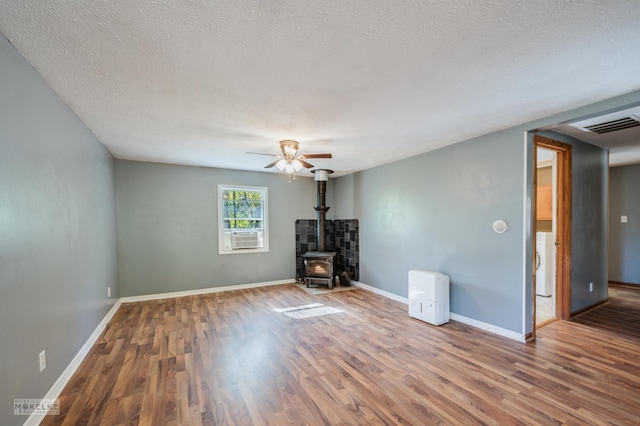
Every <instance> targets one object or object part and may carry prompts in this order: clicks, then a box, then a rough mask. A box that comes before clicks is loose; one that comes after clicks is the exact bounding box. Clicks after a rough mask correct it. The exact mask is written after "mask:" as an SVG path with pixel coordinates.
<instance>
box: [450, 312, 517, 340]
mask: <svg viewBox="0 0 640 426" xmlns="http://www.w3.org/2000/svg"><path fill="white" fill-rule="evenodd" d="M449 318H451V319H452V320H454V321H458V322H461V323H463V324H467V325H470V326H472V327H476V328H479V329H481V330H485V331H488V332H490V333H493V334H497V335H499V336H502V337H508V338H509V339H513V340H517V341H518V342H522V343H525V342H526V339H525V338H524V335H522V334H518V333H516V332H515V331H511V330H507V329H506V328H502V327H498V326H496V325H491V324H489V323H486V322H482V321H478V320H474V319H473V318H467V317H465V316H462V315H458V314H454V313H453V312H450V313H449Z"/></svg>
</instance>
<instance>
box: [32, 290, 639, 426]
mask: <svg viewBox="0 0 640 426" xmlns="http://www.w3.org/2000/svg"><path fill="white" fill-rule="evenodd" d="M609 295H610V303H609V304H607V305H604V306H602V307H600V308H598V309H595V310H593V311H591V312H588V313H585V314H583V315H581V316H579V317H578V318H576V319H575V320H573V321H570V322H565V321H556V322H554V323H552V324H550V325H548V326H546V327H543V328H541V329H539V330H537V340H536V342H534V343H529V344H523V343H518V342H515V341H512V340H509V339H506V338H501V337H499V336H496V335H493V334H490V333H485V332H483V331H480V330H478V329H475V328H472V327H469V326H466V325H464V324H461V323H457V322H455V321H451V322H450V323H448V324H446V325H443V326H440V327H434V326H431V325H428V324H425V323H423V322H420V321H418V320H415V319H412V318H409V316H408V315H407V308H406V305H403V304H401V303H398V302H394V301H392V300H389V299H386V298H383V297H381V296H379V295H376V294H373V293H370V292H367V291H364V290H362V289H355V290H352V291H347V292H340V293H334V294H331V295H324V296H311V295H309V294H307V293H305V292H303V291H301V290H300V289H298V288H296V287H295V286H293V285H283V286H273V287H264V288H255V289H245V290H236V291H230V292H223V293H212V294H206V295H198V296H190V297H182V298H174V299H163V300H156V301H148V302H138V303H128V304H123V305H122V306H121V308H120V309H119V310H118V312H117V313H116V315H115V316H114V317H113V319H112V320H111V321H110V323H109V324H108V326H107V328H106V330H105V332H104V333H103V335H102V336H101V338H100V339H99V341H98V342H97V343H96V344H95V345H94V347H93V348H92V350H91V351H90V353H89V355H88V356H87V357H86V359H85V361H84V362H83V363H82V365H81V366H80V368H79V369H78V371H77V372H76V373H75V374H74V376H73V377H72V378H71V380H70V381H69V383H68V384H67V386H66V387H65V389H64V390H63V392H62V394H61V395H60V405H61V407H60V409H61V414H60V415H59V416H47V417H46V418H45V420H44V421H43V423H42V424H43V425H83V424H86V425H176V426H182V425H302V424H308V425H320V424H332V425H334V424H335V425H338V424H340V425H343V424H344V425H347V424H349V425H351V424H367V425H369V424H371V425H375V424H381V425H382V424H387V425H388V424H408V425H417V424H461V425H468V424H495V425H502V424H510V425H518V424H522V425H530V424H594V425H606V424H617V425H626V424H629V425H631V424H640V367H639V364H640V328H639V327H638V326H637V325H638V324H639V323H640V288H638V289H634V288H625V287H617V286H615V287H614V286H612V287H611V288H610V294H609ZM314 303H315V304H318V303H319V304H322V305H324V307H329V308H333V309H334V311H333V312H332V313H325V314H322V315H317V316H314V315H310V314H313V313H317V312H318V311H314V310H313V309H314V308H312V307H308V305H311V304H314ZM302 306H306V308H299V309H297V308H296V307H302ZM287 308H289V309H290V311H289V312H286V309H287ZM315 309H317V308H315ZM283 310H285V311H283ZM302 313H304V314H307V315H306V317H302V318H300V317H298V318H296V317H294V316H292V315H295V314H302ZM298 316H300V315H298Z"/></svg>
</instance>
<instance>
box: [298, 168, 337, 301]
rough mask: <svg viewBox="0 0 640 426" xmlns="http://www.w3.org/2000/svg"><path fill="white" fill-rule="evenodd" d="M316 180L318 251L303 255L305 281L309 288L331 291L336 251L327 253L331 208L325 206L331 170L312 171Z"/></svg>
mask: <svg viewBox="0 0 640 426" xmlns="http://www.w3.org/2000/svg"><path fill="white" fill-rule="evenodd" d="M312 173H313V174H314V175H315V177H314V180H315V181H316V182H318V205H317V206H315V207H314V209H315V210H316V212H317V213H318V228H317V234H318V251H309V252H307V253H305V254H303V255H302V258H303V260H304V267H305V273H306V276H305V280H306V281H307V287H311V286H317V285H318V284H325V285H326V286H328V287H329V289H332V288H333V277H334V265H335V260H336V254H338V253H337V252H335V251H327V248H326V245H327V228H326V215H327V211H329V207H327V206H326V205H325V199H326V194H327V181H328V180H329V174H330V173H333V171H331V170H323V169H317V170H312Z"/></svg>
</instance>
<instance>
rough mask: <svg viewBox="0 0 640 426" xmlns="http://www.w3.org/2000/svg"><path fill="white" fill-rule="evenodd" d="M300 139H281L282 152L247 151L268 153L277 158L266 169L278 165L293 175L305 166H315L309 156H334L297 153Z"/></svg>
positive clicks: (259, 153)
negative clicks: (309, 161) (308, 160)
mask: <svg viewBox="0 0 640 426" xmlns="http://www.w3.org/2000/svg"><path fill="white" fill-rule="evenodd" d="M298 146H299V144H298V141H294V140H283V141H280V151H282V154H281V155H279V154H266V153H263V152H247V154H258V155H268V156H270V157H275V158H277V160H276V161H274V162H273V163H269V164H267V165H266V166H264V168H265V169H270V168H271V167H274V166H275V167H277V168H278V170H284V171H285V172H286V173H289V175H291V174H292V173H293V174H294V179H295V172H297V171H300V170H301V169H302V168H303V167H306V168H307V169H310V168H312V167H313V164H311V163H308V162H307V161H305V160H307V159H309V158H332V156H331V154H306V155H297V154H298Z"/></svg>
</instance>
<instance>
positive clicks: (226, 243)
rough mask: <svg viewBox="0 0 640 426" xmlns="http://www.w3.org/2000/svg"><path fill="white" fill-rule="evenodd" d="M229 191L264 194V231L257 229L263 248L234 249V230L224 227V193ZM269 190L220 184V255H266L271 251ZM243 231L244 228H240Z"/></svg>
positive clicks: (261, 187)
mask: <svg viewBox="0 0 640 426" xmlns="http://www.w3.org/2000/svg"><path fill="white" fill-rule="evenodd" d="M228 190H236V191H254V192H261V193H262V229H256V231H257V232H259V234H260V237H261V240H262V246H261V247H258V248H242V249H233V248H232V243H231V241H232V233H233V229H226V228H225V227H224V222H225V217H224V200H223V198H222V197H223V193H224V191H228ZM268 197H269V194H268V188H267V187H264V186H246V185H227V184H218V253H219V254H249V253H264V252H268V251H269V220H268V212H269V203H268ZM239 229H240V230H242V228H239Z"/></svg>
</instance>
